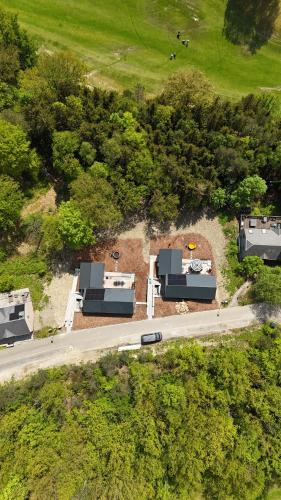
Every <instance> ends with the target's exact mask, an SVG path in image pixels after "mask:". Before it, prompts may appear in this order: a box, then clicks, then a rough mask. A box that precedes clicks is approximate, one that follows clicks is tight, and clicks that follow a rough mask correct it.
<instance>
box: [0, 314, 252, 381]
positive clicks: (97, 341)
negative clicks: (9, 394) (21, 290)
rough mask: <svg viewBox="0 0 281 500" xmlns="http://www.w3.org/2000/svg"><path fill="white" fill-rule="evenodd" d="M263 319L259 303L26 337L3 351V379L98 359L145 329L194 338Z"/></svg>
mask: <svg viewBox="0 0 281 500" xmlns="http://www.w3.org/2000/svg"><path fill="white" fill-rule="evenodd" d="M259 319H261V313H260V312H259V311H258V310H257V308H256V307H254V306H244V307H239V306H238V307H231V308H226V309H221V310H214V311H204V312H198V313H191V314H187V315H183V316H168V317H165V318H157V319H154V320H143V321H135V322H130V323H122V324H119V325H111V326H104V327H99V328H95V329H94V328H92V329H86V330H79V331H75V332H71V333H67V334H62V335H58V336H56V337H54V341H53V343H51V340H50V338H47V339H42V340H31V341H26V342H23V343H22V344H17V345H15V347H13V348H10V349H4V350H3V351H0V382H3V381H5V380H9V379H11V378H12V377H13V376H14V377H15V378H21V377H23V376H25V375H27V374H30V373H33V372H35V371H36V370H38V369H39V368H47V367H52V366H56V365H62V364H67V363H79V362H81V361H88V360H90V359H93V360H95V359H97V357H98V355H99V351H100V350H102V349H106V348H111V347H118V346H120V345H125V344H130V343H132V344H136V343H138V342H140V336H141V335H142V334H143V333H149V332H153V331H161V332H162V333H163V339H164V340H170V339H175V338H178V337H185V338H192V337H199V336H202V335H210V334H212V333H215V332H223V331H228V330H232V329H235V328H242V327H245V326H248V325H250V324H251V323H252V322H253V321H257V320H259Z"/></svg>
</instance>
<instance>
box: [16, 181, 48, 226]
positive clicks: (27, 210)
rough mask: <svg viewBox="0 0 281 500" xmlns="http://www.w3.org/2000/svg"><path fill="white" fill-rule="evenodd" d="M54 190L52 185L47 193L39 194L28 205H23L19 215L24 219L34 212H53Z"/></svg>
mask: <svg viewBox="0 0 281 500" xmlns="http://www.w3.org/2000/svg"><path fill="white" fill-rule="evenodd" d="M56 197H57V195H56V192H55V190H54V188H53V187H51V189H49V191H47V193H44V194H41V195H39V196H38V198H36V199H35V200H33V201H31V202H30V203H29V204H28V205H26V206H25V207H23V209H22V212H21V216H22V218H23V219H24V218H25V217H27V216H28V215H30V214H34V213H36V212H43V213H46V212H52V213H53V212H55V211H56V208H57V207H56Z"/></svg>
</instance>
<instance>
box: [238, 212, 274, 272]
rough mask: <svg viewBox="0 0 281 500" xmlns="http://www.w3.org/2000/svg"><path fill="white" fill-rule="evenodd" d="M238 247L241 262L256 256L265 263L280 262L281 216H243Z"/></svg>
mask: <svg viewBox="0 0 281 500" xmlns="http://www.w3.org/2000/svg"><path fill="white" fill-rule="evenodd" d="M238 247H239V258H240V260H243V259H244V257H247V256H250V255H256V256H258V257H260V258H261V259H263V260H265V261H272V262H274V261H276V262H277V261H280V260H281V216H270V217H266V216H254V215H242V216H241V220H240V232H239V236H238Z"/></svg>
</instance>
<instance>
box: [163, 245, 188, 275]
mask: <svg viewBox="0 0 281 500" xmlns="http://www.w3.org/2000/svg"><path fill="white" fill-rule="evenodd" d="M157 264H158V275H159V276H165V275H166V274H181V273H182V251H181V250H178V249H176V248H161V250H160V251H159V255H158V259H157Z"/></svg>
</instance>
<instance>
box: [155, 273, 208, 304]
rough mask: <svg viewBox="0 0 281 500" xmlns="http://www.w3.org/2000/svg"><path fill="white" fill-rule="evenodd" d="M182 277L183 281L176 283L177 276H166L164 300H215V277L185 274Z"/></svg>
mask: <svg viewBox="0 0 281 500" xmlns="http://www.w3.org/2000/svg"><path fill="white" fill-rule="evenodd" d="M182 276H184V277H185V279H182V280H181V281H182V282H181V283H180V282H179V283H177V279H176V278H177V276H175V275H174V276H172V275H170V276H169V275H168V276H167V277H166V281H165V289H164V294H165V297H166V298H171V299H191V300H213V299H215V296H216V288H217V282H216V278H215V276H213V275H208V274H186V275H182ZM173 278H174V279H173ZM179 281H180V280H179ZM171 283H174V284H171Z"/></svg>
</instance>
